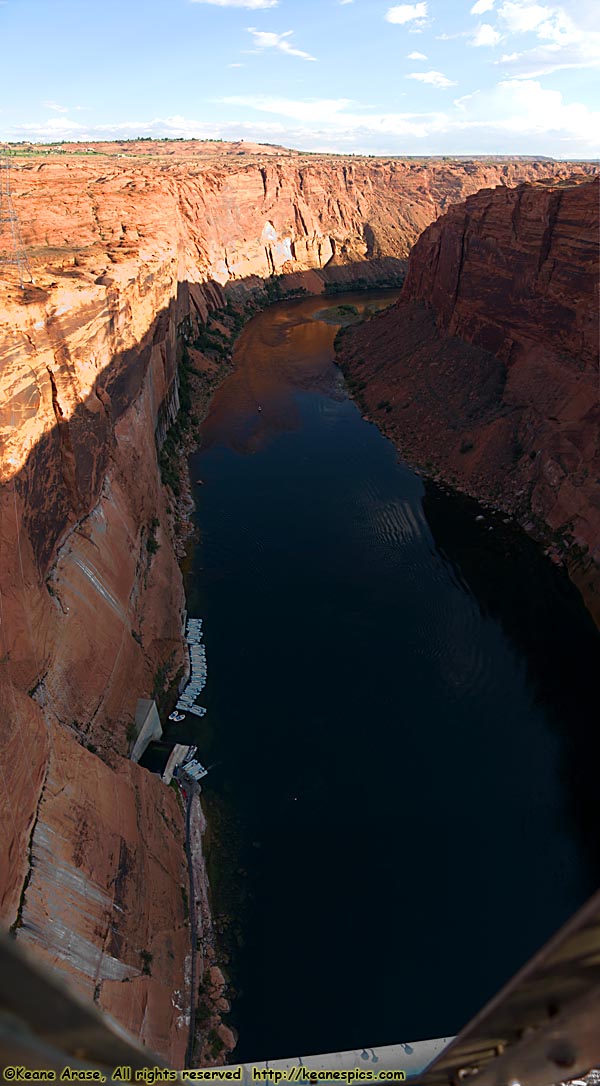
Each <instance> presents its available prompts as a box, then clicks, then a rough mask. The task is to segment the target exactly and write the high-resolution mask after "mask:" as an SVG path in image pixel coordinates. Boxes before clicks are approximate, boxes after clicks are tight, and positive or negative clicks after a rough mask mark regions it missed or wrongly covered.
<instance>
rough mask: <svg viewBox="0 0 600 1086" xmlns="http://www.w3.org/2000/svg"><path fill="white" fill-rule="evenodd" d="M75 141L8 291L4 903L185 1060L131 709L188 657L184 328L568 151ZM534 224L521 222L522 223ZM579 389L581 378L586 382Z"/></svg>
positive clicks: (40, 158) (154, 1044) (0, 330)
mask: <svg viewBox="0 0 600 1086" xmlns="http://www.w3.org/2000/svg"><path fill="white" fill-rule="evenodd" d="M65 150H66V151H67V153H66V154H60V155H59V154H58V153H57V152H56V151H49V152H48V153H47V154H42V155H40V154H39V149H36V150H35V153H34V154H32V156H31V157H27V156H26V155H24V156H21V157H20V158H16V159H15V160H14V166H15V168H14V170H13V171H12V174H13V176H12V188H13V195H14V202H15V207H16V209H17V212H18V215H19V220H20V225H21V233H22V235H23V241H24V244H25V247H26V255H27V260H28V262H29V265H30V268H31V271H32V274H33V277H34V280H35V282H34V283H33V284H30V283H28V282H25V284H24V288H23V289H22V288H21V286H20V283H19V278H18V273H17V269H16V267H11V266H4V267H3V276H4V278H3V280H2V283H0V593H1V596H0V606H1V610H0V697H1V699H2V705H3V708H4V717H3V725H2V729H1V731H0V765H1V768H2V773H3V776H2V781H1V782H0V783H1V784H2V803H1V804H0V810H1V811H2V814H1V815H0V817H1V819H2V834H1V840H2V847H3V848H4V849H5V850H6V852H5V855H4V856H3V859H2V863H1V864H0V918H1V920H2V922H3V924H5V925H6V926H10V925H13V926H14V927H15V931H16V935H17V937H18V938H20V939H23V940H25V941H27V942H28V943H30V944H31V945H32V946H34V947H35V948H36V951H37V952H38V953H39V954H40V955H41V957H42V958H44V959H45V960H47V961H49V962H51V963H53V964H55V965H56V966H57V967H59V968H61V969H62V970H63V971H65V972H66V973H67V974H68V975H69V976H70V977H71V978H72V980H73V981H74V983H75V984H76V985H77V986H78V987H79V988H80V989H81V990H83V991H84V992H87V993H88V994H89V995H90V996H91V997H94V998H96V999H97V1000H99V1002H100V1003H101V1004H102V1005H103V1006H104V1007H106V1008H107V1009H109V1010H110V1011H111V1012H112V1013H113V1014H114V1015H115V1016H116V1017H117V1018H118V1019H119V1020H120V1021H122V1022H124V1023H125V1024H126V1025H129V1026H130V1027H131V1028H132V1029H134V1031H135V1032H139V1033H141V1035H142V1037H143V1038H144V1040H145V1041H146V1042H147V1043H148V1045H149V1046H150V1047H151V1048H153V1049H155V1050H156V1051H158V1052H161V1053H162V1054H164V1055H166V1056H167V1057H168V1058H169V1059H171V1060H172V1061H173V1062H174V1063H175V1064H176V1065H182V1060H183V1051H184V1049H185V1040H186V1036H185V1035H186V1023H185V1016H186V1013H187V1012H186V1009H185V1007H186V1006H189V999H190V993H189V990H188V989H189V976H187V974H186V969H187V968H188V966H189V963H188V965H186V961H187V958H186V955H187V954H188V951H189V945H188V946H187V949H186V936H185V931H186V929H185V917H184V915H183V912H184V910H183V905H182V897H181V886H182V884H183V876H182V864H183V833H184V827H183V818H182V816H181V812H180V810H179V807H178V805H177V800H176V797H175V796H174V795H173V794H172V793H170V792H167V791H166V790H165V789H164V786H162V785H161V784H160V782H159V781H158V780H156V779H155V778H152V777H150V776H149V775H148V774H147V773H146V772H145V771H144V770H142V769H140V768H138V767H137V766H133V765H131V764H130V763H129V762H128V761H127V760H126V759H125V757H124V756H125V755H126V754H127V750H128V734H127V732H128V727H129V725H130V724H131V722H132V720H133V715H134V712H135V705H136V701H137V698H138V697H151V696H152V695H153V693H154V692H155V691H160V690H161V688H163V687H164V685H165V683H166V682H168V681H169V680H173V679H175V678H176V676H177V672H178V669H179V668H180V667H181V666H182V663H183V654H182V645H181V618H182V610H183V606H184V599H183V589H182V581H181V575H180V571H179V568H178V565H177V562H176V559H175V555H174V551H173V547H172V540H171V533H170V524H171V519H172V508H171V506H172V496H171V495H169V493H168V492H167V491H165V489H164V488H163V486H162V485H161V481H160V474H159V470H158V462H157V446H158V445H159V444H160V442H161V441H162V439H163V438H164V435H165V431H166V426H167V423H168V420H169V419H170V418H172V417H173V415H174V413H175V412H176V410H177V406H178V377H177V372H178V371H177V365H178V357H179V353H178V352H179V350H180V344H181V338H182V336H184V337H189V336H190V335H192V334H193V330H194V327H195V326H196V327H197V326H198V325H199V324H200V323H201V322H202V321H204V320H205V319H206V317H207V315H208V313H209V311H210V310H211V309H214V308H215V307H217V306H221V305H223V303H224V301H225V299H226V297H233V298H236V297H240V296H244V295H248V294H249V293H252V291H254V290H256V289H257V288H260V287H262V286H263V283H264V281H265V279H268V278H270V277H272V276H273V275H283V276H286V277H287V278H286V281H287V282H288V283H289V284H290V285H293V286H304V287H305V288H306V289H309V290H315V291H319V290H322V289H323V288H324V284H325V282H326V281H328V280H329V281H331V280H336V279H337V280H339V281H341V282H346V281H347V282H349V283H352V282H354V281H356V280H357V279H364V280H366V281H371V280H374V279H376V278H377V277H381V275H383V276H388V275H390V273H395V272H396V271H397V270H398V269H399V268H402V267H403V261H404V260H405V258H406V257H407V255H408V252H409V249H410V247H411V246H412V244H413V243H414V241H415V240H416V238H417V236H418V235H419V233H420V232H421V231H422V230H423V229H424V228H425V227H426V226H427V225H428V224H429V223H430V222H432V220H434V219H435V218H436V216H437V215H438V214H439V213H440V212H441V211H443V210H444V209H445V208H447V207H448V206H449V205H451V204H452V203H454V202H455V201H457V200H459V199H462V198H464V196H465V195H467V194H469V193H471V192H475V191H476V190H477V189H479V188H481V187H482V186H483V185H496V184H501V185H514V184H516V183H517V182H519V181H521V180H523V179H536V178H540V177H546V176H549V175H551V176H552V177H554V178H564V177H567V176H568V175H569V174H570V173H571V172H572V170H573V166H572V165H566V164H564V163H550V162H547V161H546V162H543V163H536V162H533V161H523V162H518V161H517V162H513V163H507V162H494V161H490V162H479V161H478V162H468V161H464V162H458V163H452V162H430V161H427V160H421V161H408V162H401V161H397V160H392V161H380V160H367V159H354V158H353V159H343V158H340V157H325V158H318V157H316V156H310V157H306V158H303V157H302V156H298V155H296V154H292V153H285V154H284V153H281V152H278V150H277V149H273V148H270V149H269V153H268V156H267V155H265V154H263V152H262V150H260V153H258V152H257V149H256V148H252V147H250V148H248V147H239V146H238V147H233V148H232V147H227V146H225V145H223V146H219V147H215V146H211V147H210V148H204V149H203V147H202V145H199V144H197V143H194V144H190V145H180V144H178V145H177V146H176V147H173V145H169V144H165V145H156V144H152V143H145V144H144V146H143V148H142V147H132V145H114V146H112V145H108V146H105V147H103V146H102V145H91V147H90V149H89V152H88V154H87V155H86V156H83V155H82V154H81V149H78V155H77V156H70V154H69V153H68V151H69V149H68V148H66V149H65ZM276 152H277V153H276ZM581 168H582V169H583V168H585V169H588V170H591V169H592V167H581ZM539 191H540V192H541V193H542V194H543V193H544V192H545V191H546V190H544V189H540V190H539ZM556 191H557V192H558V191H562V190H558V189H557V190H556ZM570 191H571V190H570V189H565V190H564V194H563V196H562V197H561V200H562V201H563V202H562V203H561V204H560V207H559V209H558V212H557V220H556V221H557V222H559V223H560V224H562V223H563V219H564V215H563V212H562V211H561V208H565V207H566V206H567V203H568V200H567V196H568V193H570ZM483 199H484V201H487V203H490V205H493V206H495V202H494V201H495V200H496V199H500V200H501V201H502V200H503V201H505V203H507V206H512V205H511V200H514V199H516V197H514V196H513V195H511V193H510V192H508V191H507V190H505V189H502V190H501V193H500V196H499V197H498V198H495V197H493V196H492V195H490V194H488V195H486V196H484V198H483ZM518 199H519V200H520V201H521V204H522V206H523V209H525V203H524V202H523V200H524V198H523V197H519V198H518ZM549 199H550V197H549ZM552 199H554V197H552ZM569 199H570V197H569ZM515 206H516V205H515ZM548 206H549V207H550V204H549V205H548ZM569 206H570V204H569ZM552 207H554V204H552ZM462 214H463V213H462V212H460V213H459V214H458V218H457V220H456V221H457V223H458V222H460V221H461V220H460V215H462ZM553 214H554V212H553ZM561 216H562V217H561ZM526 219H527V215H526V214H525V213H524V210H523V211H520V212H518V214H517V217H516V219H515V225H514V230H515V231H516V234H517V236H518V237H519V238H520V237H522V236H524V235H523V230H524V229H525V226H524V224H525V221H526ZM566 221H567V220H565V222H566ZM544 229H545V228H544ZM563 229H564V228H563V225H560V228H559V229H558V230H557V228H556V227H555V228H554V229H553V230H550V233H549V234H548V239H549V240H548V251H547V252H546V257H545V260H544V261H542V271H543V274H545V275H547V276H549V277H550V280H551V281H552V282H555V281H557V280H556V276H555V273H554V272H552V274H550V270H551V266H553V265H552V261H553V260H557V259H558V258H557V257H556V258H555V256H554V254H555V252H556V253H558V250H557V248H556V239H557V238H558V237H559V236H562V235H561V231H563ZM544 236H546V235H544ZM427 244H428V243H427ZM532 244H534V242H532ZM543 244H544V245H546V242H544V243H543ZM2 248H5V249H8V251H9V252H10V248H11V241H10V239H8V240H7V238H6V235H4V237H3V239H0V250H1V249H2ZM475 248H476V246H475V243H474V245H473V250H472V251H473V253H474V252H475ZM468 266H469V265H468V262H466V263H465V268H467V267H468ZM416 267H417V265H414V266H413V270H412V271H411V277H412V278H411V283H412V284H413V286H410V287H409V289H410V290H411V291H412V290H416V286H414V284H415V282H416V280H415V276H416V274H417V271H416ZM544 269H545V270H544ZM560 274H562V273H561V272H560V270H559V271H558V272H557V273H556V275H558V276H560ZM464 275H465V269H464V268H463V271H461V275H460V276H459V285H460V284H464V282H465V279H464ZM461 289H462V287H461ZM490 289H491V288H490ZM582 289H583V287H582ZM490 297H491V295H490ZM387 319H388V318H384V320H387ZM460 327H461V329H462V327H463V325H461V326H460ZM578 327H579V326H578ZM360 335H361V336H362V335H363V333H362V332H361V333H360ZM490 342H491V341H488V340H486V343H485V345H486V347H489V346H490ZM473 349H475V348H473ZM516 349H517V348H511V350H512V351H513V355H511V356H510V357H511V358H514V357H516V356H514V351H515V350H516ZM506 350H508V348H505V353H506ZM487 357H488V356H487V355H486V358H487ZM490 357H491V356H490ZM578 357H579V356H578ZM507 361H508V359H507V360H505V361H503V362H502V363H500V362H498V365H505V362H507ZM544 364H545V363H544ZM540 365H541V363H540ZM561 365H562V363H561ZM574 365H575V369H574V370H573V375H574V376H575V378H576V379H577V382H578V384H577V388H578V390H579V391H578V392H577V396H576V397H575V399H574V398H573V396H575V394H574V393H573V396H571V395H570V393H569V397H567V398H566V399H565V403H566V402H567V401H568V404H569V410H568V412H567V414H566V415H565V414H564V413H563V414H561V416H560V417H561V419H563V421H564V425H562V424H561V426H562V429H561V432H562V433H563V434H567V433H571V432H573V421H572V420H573V419H575V420H577V419H578V418H579V414H578V413H580V412H581V411H583V410H584V408H585V404H586V403H587V400H585V396H584V387H587V386H585V383H584V378H585V376H586V373H587V371H586V370H585V365H584V364H583V363H582V362H581V361H580V360H578V361H577V362H576V363H575V364H574ZM557 366H558V363H557ZM578 367H579V368H578ZM544 372H545V371H544ZM560 372H561V373H564V369H561V370H560ZM569 373H570V374H571V371H569ZM561 387H564V388H565V389H567V390H571V389H572V388H574V387H575V386H574V385H573V384H572V382H571V376H569V378H567V377H565V378H564V381H563V385H562V386H561ZM548 410H549V408H547V407H546V406H544V408H543V412H544V418H546V416H547V412H548ZM565 410H566V408H565ZM502 425H505V426H506V425H510V423H509V422H506V421H505V422H504V423H502ZM520 440H521V441H522V442H525V443H526V448H527V450H528V449H529V444H527V442H528V437H527V434H526V433H524V434H523V435H522V436H521V437H520ZM561 440H562V439H561ZM578 440H579V439H576V438H573V439H572V440H571V442H570V445H569V449H571V448H575V447H577V442H578ZM524 447H525V446H524ZM561 449H562V445H561ZM478 455H479V454H478V453H477V454H475V456H473V455H472V456H471V460H472V461H475V457H476V456H478ZM572 455H575V454H574V453H573V454H572ZM583 455H585V456H586V457H587V453H585V451H584V453H582V456H583ZM561 456H562V453H561V454H560V455H559V454H558V453H557V454H556V455H554V454H553V455H552V456H551V457H550V459H549V460H548V461H546V460H543V461H542V462H541V465H540V470H541V468H542V466H543V465H546V466H545V467H544V468H543V470H544V471H545V476H544V478H545V479H546V483H545V486H546V490H547V491H548V492H550V491H551V492H553V493H554V490H555V489H556V486H555V482H553V479H554V480H555V478H556V476H557V473H558V474H560V472H561V471H563V470H564V471H565V472H568V471H569V470H570V469H569V465H568V464H567V465H566V467H565V468H563V467H562V466H561V463H562V461H561ZM578 463H579V461H578ZM585 463H586V464H587V463H588V460H587V459H586V460H585ZM531 464H532V465H533V467H532V468H531V470H533V468H534V467H536V465H535V464H534V462H533V461H531ZM581 470H582V471H583V461H582V468H581ZM553 472H554V475H553V474H552V473H553ZM561 486H562V489H561V491H560V493H561V497H560V501H561V503H562V504H565V502H566V503H567V505H568V496H567V489H568V486H567V483H566V482H565V481H564V479H563V482H562V484H561ZM553 488H554V489H553ZM577 493H578V495H579V494H580V493H583V489H582V488H579V489H578V492H577ZM539 494H540V501H542V497H541V495H542V490H541V489H540V490H539ZM543 500H544V501H545V500H546V499H543ZM572 507H573V506H572V503H571V504H570V505H568V508H569V509H571V508H572ZM578 515H579V514H578ZM561 516H562V514H561ZM557 519H558V520H560V516H559V515H558V513H557ZM188 944H189V936H188ZM186 985H187V988H186ZM186 999H187V1004H186Z"/></svg>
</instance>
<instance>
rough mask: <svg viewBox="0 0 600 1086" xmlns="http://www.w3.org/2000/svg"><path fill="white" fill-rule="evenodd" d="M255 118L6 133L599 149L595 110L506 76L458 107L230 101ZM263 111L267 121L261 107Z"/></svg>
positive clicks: (55, 125)
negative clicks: (386, 109) (404, 109)
mask: <svg viewBox="0 0 600 1086" xmlns="http://www.w3.org/2000/svg"><path fill="white" fill-rule="evenodd" d="M226 102H227V104H229V105H232V106H239V107H240V108H239V114H240V115H242V116H244V117H245V118H247V117H248V113H247V112H242V111H243V110H244V111H247V110H248V109H249V108H252V109H254V110H256V111H257V112H258V114H259V116H258V117H257V118H256V119H254V120H248V119H244V120H233V121H227V122H222V121H220V122H207V121H199V120H194V119H191V118H186V117H182V116H170V117H158V118H154V119H153V120H145V121H143V120H139V119H138V120H133V121H123V122H117V123H113V124H102V125H90V126H83V125H81V124H78V123H77V122H71V121H69V120H68V119H67V118H65V117H54V118H52V119H51V120H50V121H46V122H42V123H40V124H38V125H36V124H28V125H26V126H20V127H19V126H17V125H14V126H13V127H12V128H11V129H10V130H9V131H6V132H5V133H3V138H7V139H9V140H17V139H33V140H40V141H42V140H56V139H79V140H89V141H92V140H95V139H119V138H121V139H124V138H133V137H135V136H139V135H146V136H154V137H156V138H161V137H165V136H166V137H184V138H192V137H195V138H197V139H219V138H220V139H224V140H239V139H245V140H248V141H256V140H258V141H260V140H268V141H269V142H271V143H281V144H283V145H285V146H288V147H297V148H304V149H306V150H313V151H322V152H357V153H361V154H365V153H373V154H381V155H390V154H396V155H403V154H432V155H436V154H450V155H452V154H505V155H507V154H508V155H510V154H545V155H554V156H557V157H571V158H578V157H586V158H592V157H595V156H596V155H597V154H598V146H597V136H596V133H598V132H600V114H599V113H598V112H593V111H592V110H590V109H588V108H587V107H586V106H585V105H583V104H582V103H579V102H566V101H565V100H564V99H563V97H562V96H561V94H560V93H559V92H558V91H552V90H546V89H544V88H542V87H541V86H540V84H539V83H537V82H534V81H531V80H530V81H525V80H521V79H513V80H503V81H502V82H501V83H499V84H498V85H497V86H496V87H494V88H492V89H491V90H486V91H484V90H482V91H476V92H474V93H472V94H466V95H463V96H462V97H461V98H457V99H456V100H455V106H454V108H452V107H450V108H449V109H447V110H439V111H431V112H422V113H375V112H372V111H370V107H367V106H364V105H362V104H360V103H357V102H352V101H350V100H348V99H345V98H333V99H312V100H301V99H300V100H294V99H287V98H283V97H279V98H269V97H267V96H264V97H252V96H249V97H239V98H229V99H227V100H226ZM261 113H262V114H266V115H267V116H264V117H263V118H261V117H260V114H261Z"/></svg>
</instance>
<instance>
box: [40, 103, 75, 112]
mask: <svg viewBox="0 0 600 1086" xmlns="http://www.w3.org/2000/svg"><path fill="white" fill-rule="evenodd" d="M42 105H43V106H44V108H45V109H54V110H56V112H57V113H68V112H69V107H68V106H59V104H58V102H53V101H45V102H42Z"/></svg>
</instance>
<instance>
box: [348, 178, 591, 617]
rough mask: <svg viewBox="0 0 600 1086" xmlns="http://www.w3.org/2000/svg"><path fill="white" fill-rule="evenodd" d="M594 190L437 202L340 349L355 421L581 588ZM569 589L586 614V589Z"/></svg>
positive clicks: (587, 520)
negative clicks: (361, 410)
mask: <svg viewBox="0 0 600 1086" xmlns="http://www.w3.org/2000/svg"><path fill="white" fill-rule="evenodd" d="M598 187H599V186H598V181H597V180H595V181H588V182H585V183H580V184H577V183H570V182H561V183H558V184H524V185H520V186H518V187H517V188H515V189H495V190H493V191H490V190H485V191H482V192H479V193H477V194H476V195H474V196H471V197H469V199H468V200H467V201H466V202H465V203H463V204H460V205H458V206H455V207H452V208H451V209H450V210H449V211H448V212H447V214H446V215H444V216H443V217H442V218H440V219H439V220H438V221H437V222H436V223H434V224H433V225H432V226H430V227H429V229H428V230H426V231H425V233H424V234H423V235H422V237H421V238H420V239H419V241H418V242H417V244H416V245H415V247H414V249H413V251H412V253H411V256H410V261H409V269H408V274H407V278H406V282H405V285H404V288H403V291H402V296H401V299H400V301H399V302H398V304H397V305H396V306H394V307H393V308H392V309H390V310H389V311H388V312H387V313H385V314H383V315H381V316H379V317H377V318H375V319H373V320H371V321H370V322H369V323H367V324H365V325H364V326H363V327H360V328H358V329H356V330H353V331H352V332H350V333H349V334H348V335H347V336H345V337H344V339H343V345H342V348H341V360H342V362H343V363H345V364H347V365H348V366H349V368H350V370H351V371H352V374H353V376H354V377H355V378H356V379H358V380H361V381H364V382H366V388H365V391H364V393H363V395H364V397H365V401H366V405H367V408H368V410H369V412H370V413H372V414H373V416H374V417H376V418H378V419H380V420H384V424H385V429H386V432H388V433H389V434H390V436H392V437H393V439H394V440H395V441H396V443H397V444H398V446H399V447H400V449H402V450H403V451H404V452H405V453H406V455H407V456H408V457H409V458H413V459H415V460H416V461H417V462H419V463H421V464H423V465H425V466H426V467H427V468H428V469H429V470H434V471H436V472H437V473H438V474H439V475H440V476H442V477H443V478H445V479H448V480H450V481H451V482H453V483H455V484H456V485H458V486H460V487H461V488H462V489H465V490H466V491H468V492H469V493H471V494H473V495H474V496H476V497H479V498H483V499H488V500H490V501H492V502H493V503H494V504H496V505H497V506H499V507H500V508H502V509H505V510H508V511H510V512H512V513H514V514H515V515H516V516H517V517H518V519H519V520H520V521H521V523H522V524H524V525H525V526H526V527H527V528H528V530H530V531H532V532H533V533H534V534H537V535H538V536H539V537H540V538H542V539H545V540H547V541H551V543H552V546H553V548H554V549H555V552H556V553H558V554H560V553H563V554H564V555H565V556H568V558H569V561H570V563H571V565H572V566H573V567H574V569H575V578H576V579H578V580H580V581H586V580H587V581H590V582H596V581H597V573H598V567H600V439H599V434H600V430H599V426H600V401H599V392H600V386H599V373H598V294H597V290H598V241H599V232H598V195H599V193H598ZM575 557H577V563H575V562H574V558H575ZM575 567H576V568H575ZM584 569H587V572H588V573H589V574H590V576H589V577H588V576H586V575H585V574H584V573H583V572H582V570H584ZM594 570H596V573H594ZM584 594H585V595H586V598H587V600H588V603H589V604H590V607H591V609H592V610H593V611H594V612H595V613H599V614H600V610H599V608H598V604H599V598H598V593H597V586H596V589H594V584H593V583H588V584H587V587H586V588H585V592H584Z"/></svg>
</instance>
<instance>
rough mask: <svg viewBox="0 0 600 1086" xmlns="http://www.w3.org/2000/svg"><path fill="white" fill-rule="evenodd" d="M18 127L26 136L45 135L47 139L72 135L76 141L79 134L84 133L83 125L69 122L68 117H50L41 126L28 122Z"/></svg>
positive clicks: (77, 122)
mask: <svg viewBox="0 0 600 1086" xmlns="http://www.w3.org/2000/svg"><path fill="white" fill-rule="evenodd" d="M20 127H21V129H22V130H23V132H24V133H26V134H27V133H30V134H31V135H36V136H39V135H45V136H48V138H49V139H60V138H61V137H66V136H70V135H74V137H75V139H78V138H79V133H81V134H83V133H84V132H86V126H85V125H84V124H80V123H79V121H71V120H69V118H68V117H51V118H50V120H49V121H44V123H43V124H36V123H35V122H29V123H27V124H22V125H21V126H20Z"/></svg>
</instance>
